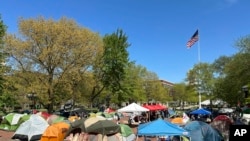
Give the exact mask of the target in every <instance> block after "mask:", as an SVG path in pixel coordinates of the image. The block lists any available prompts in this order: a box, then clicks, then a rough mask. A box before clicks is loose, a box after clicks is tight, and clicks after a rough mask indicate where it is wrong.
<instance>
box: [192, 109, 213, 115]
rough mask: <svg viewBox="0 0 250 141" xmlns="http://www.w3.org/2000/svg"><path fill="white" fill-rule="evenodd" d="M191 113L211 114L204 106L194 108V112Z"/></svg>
mask: <svg viewBox="0 0 250 141" xmlns="http://www.w3.org/2000/svg"><path fill="white" fill-rule="evenodd" d="M189 114H196V115H211V112H210V111H207V110H205V109H203V108H199V109H197V110H194V111H192V112H190V113H189Z"/></svg>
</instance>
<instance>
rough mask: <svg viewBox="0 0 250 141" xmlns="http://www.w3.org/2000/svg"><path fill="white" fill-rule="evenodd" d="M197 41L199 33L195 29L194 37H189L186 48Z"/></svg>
mask: <svg viewBox="0 0 250 141" xmlns="http://www.w3.org/2000/svg"><path fill="white" fill-rule="evenodd" d="M198 40H199V32H198V29H197V30H196V31H195V33H194V35H193V36H192V37H191V39H190V40H189V41H188V42H187V47H188V48H190V47H191V46H192V45H194V43H195V42H197V41H198Z"/></svg>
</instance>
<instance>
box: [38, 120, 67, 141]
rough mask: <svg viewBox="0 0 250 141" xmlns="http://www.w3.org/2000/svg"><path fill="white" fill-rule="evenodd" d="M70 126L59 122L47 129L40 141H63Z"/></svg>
mask: <svg viewBox="0 0 250 141" xmlns="http://www.w3.org/2000/svg"><path fill="white" fill-rule="evenodd" d="M69 127H70V125H69V124H68V123H65V122H58V123H55V124H52V125H50V126H48V127H47V129H46V130H45V131H44V133H43V135H42V137H41V140H40V141H63V140H64V138H65V136H66V133H67V131H68V130H69Z"/></svg>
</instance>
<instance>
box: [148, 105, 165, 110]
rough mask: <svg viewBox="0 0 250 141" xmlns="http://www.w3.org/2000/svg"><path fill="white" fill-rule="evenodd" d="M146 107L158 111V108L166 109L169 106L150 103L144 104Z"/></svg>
mask: <svg viewBox="0 0 250 141" xmlns="http://www.w3.org/2000/svg"><path fill="white" fill-rule="evenodd" d="M143 107H144V108H147V109H149V110H150V111H157V110H166V109H167V108H166V107H165V106H163V105H160V104H155V105H154V104H153V105H149V104H144V105H143Z"/></svg>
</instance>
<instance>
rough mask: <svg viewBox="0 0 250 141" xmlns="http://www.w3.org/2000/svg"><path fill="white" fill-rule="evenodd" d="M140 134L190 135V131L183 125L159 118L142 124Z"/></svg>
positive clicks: (139, 129)
mask: <svg viewBox="0 0 250 141" xmlns="http://www.w3.org/2000/svg"><path fill="white" fill-rule="evenodd" d="M137 135H138V136H175V135H179V136H188V132H187V131H186V130H184V129H183V128H182V127H180V126H178V125H175V124H173V123H170V122H168V121H165V120H163V119H160V118H159V119H157V120H154V121H152V122H148V123H144V124H140V125H139V126H138V132H137Z"/></svg>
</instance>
